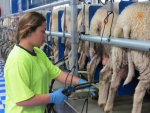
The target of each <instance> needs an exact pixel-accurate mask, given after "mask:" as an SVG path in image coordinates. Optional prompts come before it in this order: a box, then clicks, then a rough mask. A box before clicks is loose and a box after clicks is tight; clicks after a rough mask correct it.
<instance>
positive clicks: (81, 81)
mask: <svg viewBox="0 0 150 113" xmlns="http://www.w3.org/2000/svg"><path fill="white" fill-rule="evenodd" d="M84 82H86V81H85V80H83V79H81V78H80V80H79V81H78V84H81V83H84Z"/></svg>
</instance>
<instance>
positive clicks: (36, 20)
mask: <svg viewBox="0 0 150 113" xmlns="http://www.w3.org/2000/svg"><path fill="white" fill-rule="evenodd" d="M45 21H46V19H45V17H44V16H43V15H42V14H40V13H38V12H28V13H25V14H24V15H23V16H22V17H21V19H20V21H19V23H18V28H17V34H16V41H17V43H19V42H20V40H21V39H24V38H26V37H27V36H28V35H29V34H30V33H32V32H34V31H35V30H36V28H37V27H39V26H41V25H42V23H43V22H45Z"/></svg>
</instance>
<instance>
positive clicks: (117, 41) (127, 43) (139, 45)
mask: <svg viewBox="0 0 150 113" xmlns="http://www.w3.org/2000/svg"><path fill="white" fill-rule="evenodd" d="M46 34H47V35H49V31H46ZM51 34H52V35H53V36H60V37H61V36H63V33H62V32H52V33H51ZM65 37H66V38H70V37H71V35H70V34H69V33H66V34H65ZM101 38H102V41H101ZM81 40H85V41H90V42H97V43H99V42H101V43H103V44H110V45H113V46H119V47H124V48H131V49H135V50H141V51H150V41H142V40H131V39H125V38H114V37H110V41H108V37H105V36H103V37H101V36H93V35H81Z"/></svg>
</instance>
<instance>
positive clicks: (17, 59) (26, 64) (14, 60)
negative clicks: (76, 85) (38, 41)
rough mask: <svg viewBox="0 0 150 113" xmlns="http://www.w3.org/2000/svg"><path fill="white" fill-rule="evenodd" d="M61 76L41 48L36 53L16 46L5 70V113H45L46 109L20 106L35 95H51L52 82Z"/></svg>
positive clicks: (43, 107) (35, 49) (41, 106)
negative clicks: (50, 84)
mask: <svg viewBox="0 0 150 113" xmlns="http://www.w3.org/2000/svg"><path fill="white" fill-rule="evenodd" d="M60 72H61V70H60V69H59V68H58V67H56V66H54V65H53V64H52V63H51V62H50V61H49V59H48V58H47V56H46V55H45V53H44V52H43V51H42V50H40V49H39V48H37V47H35V48H34V52H33V53H32V52H29V51H28V50H26V49H24V48H23V47H21V46H19V45H15V46H14V48H13V50H12V51H11V52H10V54H9V56H8V58H7V61H6V64H5V68H4V77H5V87H6V106H5V113H44V111H45V108H46V105H39V106H31V107H25V106H17V105H16V103H17V102H21V101H24V100H27V99H29V98H31V97H33V96H34V95H35V94H48V93H49V81H50V80H51V79H54V78H56V77H57V76H58V75H59V74H60Z"/></svg>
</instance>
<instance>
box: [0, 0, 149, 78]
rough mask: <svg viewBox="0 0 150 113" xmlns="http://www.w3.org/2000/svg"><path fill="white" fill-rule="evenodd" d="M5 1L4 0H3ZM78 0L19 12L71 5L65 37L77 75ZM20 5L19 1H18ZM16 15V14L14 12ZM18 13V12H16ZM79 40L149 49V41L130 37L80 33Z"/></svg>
mask: <svg viewBox="0 0 150 113" xmlns="http://www.w3.org/2000/svg"><path fill="white" fill-rule="evenodd" d="M4 1H5V0H4ZM78 1H79V0H65V1H59V2H54V3H51V4H47V5H43V6H40V7H37V8H32V9H29V10H26V11H22V12H21V13H26V12H30V11H36V10H42V9H46V8H51V7H54V6H58V5H63V4H68V3H70V5H71V34H68V33H66V34H65V37H66V38H71V49H72V50H71V51H72V57H71V61H72V62H71V66H72V67H73V66H75V68H73V69H72V74H73V75H75V76H77V72H78V68H77V61H76V60H77V59H76V55H77V46H78V45H77V44H78V42H79V35H78V33H77V5H78ZM20 5H21V3H20ZM15 15H16V14H15ZM17 15H19V13H17ZM10 16H14V14H11V15H7V16H6V15H5V16H4V17H1V18H0V19H3V18H6V17H10ZM46 34H47V35H49V34H50V32H49V31H46ZM51 35H53V36H61V37H62V36H63V33H62V32H51ZM81 40H86V41H91V42H97V43H98V42H99V43H103V44H111V45H115V46H119V47H125V48H131V49H136V50H142V51H150V42H149V41H140V40H130V39H121V38H112V37H111V38H110V40H109V41H108V37H100V36H92V35H81Z"/></svg>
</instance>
